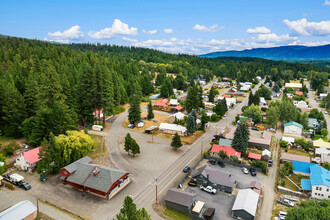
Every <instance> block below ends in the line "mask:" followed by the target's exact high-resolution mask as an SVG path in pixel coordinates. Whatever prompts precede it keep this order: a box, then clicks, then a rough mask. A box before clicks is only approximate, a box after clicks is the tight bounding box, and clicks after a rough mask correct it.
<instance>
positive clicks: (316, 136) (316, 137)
mask: <svg viewBox="0 0 330 220" xmlns="http://www.w3.org/2000/svg"><path fill="white" fill-rule="evenodd" d="M320 138H322V139H323V140H324V141H325V142H328V138H326V137H322V135H320V134H316V135H315V137H314V140H318V139H320Z"/></svg>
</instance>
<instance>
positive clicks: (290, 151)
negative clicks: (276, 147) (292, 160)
mask: <svg viewBox="0 0 330 220" xmlns="http://www.w3.org/2000/svg"><path fill="white" fill-rule="evenodd" d="M288 153H290V154H297V155H301V156H307V157H309V153H308V152H306V151H304V150H297V149H290V150H288Z"/></svg>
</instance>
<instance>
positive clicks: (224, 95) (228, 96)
mask: <svg viewBox="0 0 330 220" xmlns="http://www.w3.org/2000/svg"><path fill="white" fill-rule="evenodd" d="M222 97H224V98H230V95H227V94H223V95H222Z"/></svg>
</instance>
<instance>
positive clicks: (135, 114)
mask: <svg viewBox="0 0 330 220" xmlns="http://www.w3.org/2000/svg"><path fill="white" fill-rule="evenodd" d="M128 120H129V122H131V123H137V122H139V121H140V120H141V109H140V97H139V96H138V95H135V94H134V95H132V97H131V102H130V108H129V109H128Z"/></svg>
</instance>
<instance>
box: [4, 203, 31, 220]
mask: <svg viewBox="0 0 330 220" xmlns="http://www.w3.org/2000/svg"><path fill="white" fill-rule="evenodd" d="M36 217H37V207H36V206H35V205H34V204H33V203H32V202H30V201H29V200H24V201H21V202H19V203H16V204H15V205H13V206H11V207H10V208H8V209H6V210H4V211H2V212H0V220H22V219H35V218H36Z"/></svg>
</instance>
